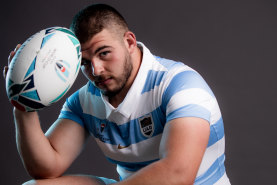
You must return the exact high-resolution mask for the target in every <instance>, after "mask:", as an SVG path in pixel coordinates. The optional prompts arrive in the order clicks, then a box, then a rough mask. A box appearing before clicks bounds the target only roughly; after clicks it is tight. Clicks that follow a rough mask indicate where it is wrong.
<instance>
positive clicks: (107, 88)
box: [4, 29, 210, 185]
mask: <svg viewBox="0 0 277 185" xmlns="http://www.w3.org/2000/svg"><path fill="white" fill-rule="evenodd" d="M17 48H19V47H17ZM81 48H82V54H83V61H82V67H81V69H82V72H83V74H84V75H85V76H86V77H87V78H88V80H91V81H92V82H93V83H95V85H96V86H97V87H98V88H99V89H100V90H101V91H102V92H103V93H105V94H106V95H107V97H108V98H109V102H110V103H111V104H112V105H113V106H114V107H117V106H118V105H119V104H120V103H121V102H122V101H123V99H124V97H125V96H126V94H127V92H128V90H129V89H130V87H131V85H132V83H133V81H134V79H135V77H136V74H137V72H138V70H139V66H140V63H141V60H142V53H141V51H140V50H139V48H138V47H137V44H136V38H135V35H134V34H133V33H132V32H129V31H127V32H125V33H124V34H122V35H121V36H120V34H115V33H113V32H111V31H109V30H107V29H106V30H103V31H101V32H100V33H98V34H96V35H95V36H94V37H93V38H91V39H90V40H88V42H86V43H83V44H81ZM16 50H17V49H16ZM16 50H15V51H13V52H11V54H10V56H9V59H8V60H9V61H10V60H11V59H12V57H13V56H14V54H15V52H16ZM7 70H8V67H5V68H4V77H5V74H6V72H7ZM126 71H127V72H126ZM14 118H15V126H16V141H17V148H18V151H19V154H20V157H21V159H22V161H23V164H24V166H25V168H26V170H27V171H28V173H29V174H30V175H31V176H32V177H33V178H34V179H37V180H31V181H28V182H26V183H25V184H24V185H30V184H32V185H33V184H36V185H37V184H39V185H48V184H51V185H56V184H57V185H58V184H59V185H62V184H65V185H79V184H80V185H81V184H82V185H100V184H103V182H102V181H101V180H98V179H96V178H94V177H93V176H81V175H68V176H62V174H63V173H64V172H65V170H66V169H67V168H68V167H69V166H70V165H71V163H72V162H73V161H74V160H75V159H76V157H77V156H78V155H79V154H80V152H81V151H82V149H83V147H84V146H85V144H86V141H87V140H88V137H89V135H88V133H87V132H86V131H85V130H84V128H83V127H81V126H80V125H79V124H77V123H75V122H74V121H72V120H68V119H59V120H57V121H56V122H55V123H54V124H53V125H52V126H51V128H50V129H49V130H48V131H47V133H46V134H44V133H43V131H42V129H41V127H40V121H39V117H38V114H37V112H22V111H20V110H18V109H16V108H15V109H14ZM209 131H210V130H209V123H208V122H207V121H206V120H203V119H200V118H192V117H187V118H177V119H174V120H172V121H170V122H169V123H167V124H166V126H165V129H164V133H163V136H162V140H161V143H160V157H161V160H159V161H157V162H155V163H152V164H151V165H149V166H147V167H145V168H143V169H141V170H140V171H138V172H137V173H135V174H134V175H133V176H131V177H129V178H128V179H126V180H124V181H122V182H119V183H116V184H119V185H136V184H140V185H141V184H147V185H152V184H153V185H161V184H164V185H167V184H168V185H175V184H176V185H177V184H193V182H194V179H195V177H196V174H197V171H198V168H199V166H200V163H201V160H202V157H203V154H204V152H205V149H206V146H207V143H208V139H209ZM68 141H70V142H68Z"/></svg>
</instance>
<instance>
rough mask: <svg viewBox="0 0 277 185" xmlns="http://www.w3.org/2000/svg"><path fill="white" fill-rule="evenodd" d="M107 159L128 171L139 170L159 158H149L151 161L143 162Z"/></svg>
mask: <svg viewBox="0 0 277 185" xmlns="http://www.w3.org/2000/svg"><path fill="white" fill-rule="evenodd" d="M107 159H108V160H109V161H110V162H112V163H115V164H117V165H119V166H120V167H122V168H124V169H125V170H128V171H138V170H140V169H141V168H143V167H145V166H147V165H149V164H151V163H153V162H155V161H158V160H159V159H155V160H151V161H145V162H133V163H131V162H121V161H116V160H113V159H111V158H108V157H107Z"/></svg>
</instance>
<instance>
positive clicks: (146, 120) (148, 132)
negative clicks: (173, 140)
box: [139, 114, 154, 137]
mask: <svg viewBox="0 0 277 185" xmlns="http://www.w3.org/2000/svg"><path fill="white" fill-rule="evenodd" d="M139 126H140V130H141V133H142V134H143V135H144V136H145V137H151V136H152V135H153V133H154V122H153V119H152V116H151V114H148V115H145V116H144V117H142V118H140V119H139Z"/></svg>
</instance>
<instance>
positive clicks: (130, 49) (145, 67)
mask: <svg viewBox="0 0 277 185" xmlns="http://www.w3.org/2000/svg"><path fill="white" fill-rule="evenodd" d="M71 29H72V30H73V31H74V33H75V34H76V36H77V37H78V39H79V40H80V42H81V49H82V63H81V65H82V67H81V69H82V72H83V74H84V75H85V76H86V77H87V79H88V80H89V82H88V83H87V84H86V85H85V86H84V87H82V88H81V89H79V90H78V91H77V92H76V93H74V94H73V95H71V96H70V97H69V98H68V99H67V101H66V102H65V104H64V106H63V109H62V111H61V113H60V116H59V118H58V119H57V121H56V122H55V123H54V124H53V126H52V127H51V128H50V129H49V130H48V131H47V133H46V134H44V133H43V132H42V130H41V128H40V123H39V119H38V114H37V112H21V111H20V110H18V109H16V108H15V109H14V117H15V123H16V134H17V145H18V150H19V153H20V156H21V158H22V161H23V163H24V165H25V167H26V169H27V171H28V173H29V174H30V175H31V176H32V177H33V178H34V179H36V180H31V181H28V182H26V183H25V185H29V184H39V185H48V184H49V185H50V184H51V185H56V184H59V185H60V184H65V185H71V184H72V185H79V184H80V185H93V184H95V185H96V184H110V183H115V184H118V185H125V184H126V185H137V184H140V185H142V184H147V185H152V184H153V185H155V184H157V185H163V184H164V185H175V184H220V185H227V184H230V182H229V180H228V177H227V175H226V173H225V167H224V160H225V155H224V144H225V143H224V129H223V122H222V117H221V113H220V110H219V107H218V104H217V101H216V98H215V97H214V95H213V93H212V91H211V90H210V88H209V87H208V85H207V84H206V83H205V81H204V80H203V79H202V77H201V76H200V75H199V74H198V73H197V72H196V71H194V70H193V69H191V68H190V67H188V66H186V65H184V64H183V63H178V62H174V61H171V60H167V59H163V58H160V57H156V56H154V55H152V54H151V53H150V51H149V50H148V49H147V48H146V46H144V45H143V44H142V43H140V42H137V41H136V37H135V35H134V33H132V32H131V31H129V29H128V26H127V24H126V22H125V20H124V18H123V17H122V16H121V15H120V14H119V13H118V12H117V11H116V10H115V9H113V8H112V7H110V6H108V5H102V4H98V5H91V6H89V7H87V8H85V9H84V10H81V11H80V12H79V13H78V14H77V15H76V16H75V18H74V20H73V22H72V25H71ZM14 53H15V52H12V53H11V55H10V57H9V58H12V57H13V55H14ZM90 135H92V136H94V137H95V139H96V141H97V143H98V145H99V146H100V148H101V149H102V151H103V153H104V155H105V156H106V157H107V159H108V160H110V161H111V162H113V163H116V164H117V172H118V174H119V176H120V181H119V182H116V181H114V180H111V179H106V178H102V177H95V176H85V175H67V176H63V173H64V172H65V170H66V169H67V168H68V167H69V166H70V164H71V163H72V162H73V161H74V159H75V158H76V157H77V156H78V154H79V153H80V152H81V150H82V148H83V147H84V145H85V143H86V141H87V139H88V137H89V136H90Z"/></svg>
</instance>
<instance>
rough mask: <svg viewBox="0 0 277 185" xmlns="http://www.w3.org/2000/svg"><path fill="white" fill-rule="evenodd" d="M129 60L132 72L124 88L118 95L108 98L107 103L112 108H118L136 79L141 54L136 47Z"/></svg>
mask: <svg viewBox="0 0 277 185" xmlns="http://www.w3.org/2000/svg"><path fill="white" fill-rule="evenodd" d="M131 60H132V62H133V70H132V72H131V75H130V77H129V79H128V80H127V82H126V84H125V86H124V87H123V89H122V90H121V91H120V92H119V93H118V94H116V95H115V96H113V97H109V102H110V104H111V105H112V106H113V107H118V105H119V104H120V103H121V102H122V101H123V100H124V98H125V97H126V95H127V93H128V91H129V90H130V88H131V86H132V85H133V82H134V81H135V79H136V76H137V74H138V71H139V68H140V64H141V62H142V52H141V50H140V49H139V48H138V47H136V49H135V51H134V53H132V54H131Z"/></svg>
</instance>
